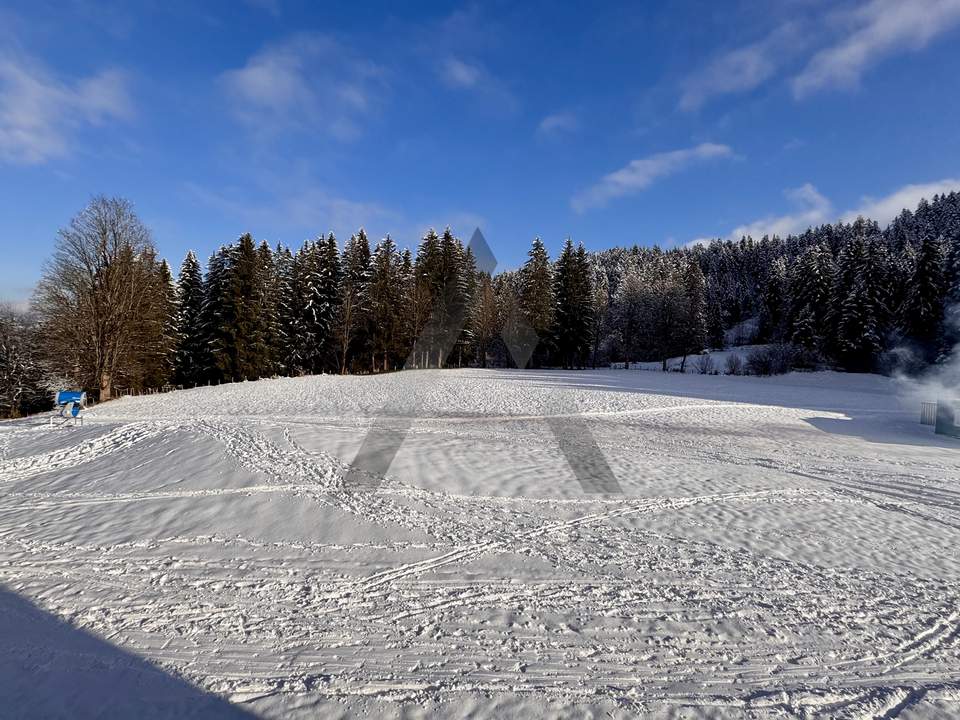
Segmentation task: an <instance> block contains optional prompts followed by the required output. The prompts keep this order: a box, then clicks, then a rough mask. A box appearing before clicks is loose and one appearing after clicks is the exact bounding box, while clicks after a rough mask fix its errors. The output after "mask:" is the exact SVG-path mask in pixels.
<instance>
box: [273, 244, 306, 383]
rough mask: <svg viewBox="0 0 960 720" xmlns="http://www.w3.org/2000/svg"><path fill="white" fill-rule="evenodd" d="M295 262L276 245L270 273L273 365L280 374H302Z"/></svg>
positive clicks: (299, 297)
mask: <svg viewBox="0 0 960 720" xmlns="http://www.w3.org/2000/svg"><path fill="white" fill-rule="evenodd" d="M298 265H299V263H298V261H297V259H296V258H295V257H294V254H293V252H291V250H290V248H288V247H285V246H283V245H278V246H277V251H276V252H275V253H274V266H275V270H274V273H275V275H276V282H277V332H278V337H279V340H278V351H277V363H278V366H279V370H280V372H282V373H283V374H285V375H290V376H296V375H299V374H301V373H302V372H303V371H304V358H303V344H302V337H303V327H302V325H301V320H302V318H303V296H302V293H301V292H300V271H299V267H298Z"/></svg>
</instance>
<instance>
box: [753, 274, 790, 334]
mask: <svg viewBox="0 0 960 720" xmlns="http://www.w3.org/2000/svg"><path fill="white" fill-rule="evenodd" d="M788 299H789V281H788V273H787V262H786V259H785V258H783V257H777V258H775V259H774V260H772V261H771V262H770V268H769V271H768V273H767V277H766V280H765V281H764V283H763V287H762V289H761V291H760V317H759V323H758V329H757V339H758V340H767V341H771V342H777V343H779V342H783V339H784V334H785V332H786V328H785V325H786V319H787V304H788Z"/></svg>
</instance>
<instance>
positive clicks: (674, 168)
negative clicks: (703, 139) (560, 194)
mask: <svg viewBox="0 0 960 720" xmlns="http://www.w3.org/2000/svg"><path fill="white" fill-rule="evenodd" d="M732 156H733V150H731V149H730V148H729V147H728V146H726V145H717V144H715V143H703V144H701V145H697V146H696V147H692V148H686V149H684V150H674V151H672V152H664V153H657V154H655V155H650V156H649V157H645V158H640V159H639V160H634V161H632V162H631V163H630V164H629V165H627V166H626V167H623V168H620V169H619V170H617V171H615V172H612V173H610V174H609V175H605V176H604V177H603V178H601V180H600V181H599V182H598V183H596V184H594V185H593V186H591V187H589V188H587V189H586V190H583V191H582V192H579V193H577V194H576V195H574V196H573V198H572V199H571V200H570V205H571V207H573V209H574V210H575V211H576V212H578V213H582V212H584V211H586V210H589V209H591V208H597V207H603V206H604V205H606V204H607V203H608V202H610V201H611V200H613V199H615V198H619V197H623V196H624V195H632V194H634V193H638V192H640V191H641V190H644V189H646V188H648V187H649V186H650V185H651V184H653V182H654V181H656V180H658V179H659V178H662V177H666V176H668V175H672V174H674V173H677V172H680V171H681V170H683V169H684V168H686V167H689V166H690V165H692V164H694V163H697V162H702V161H705V160H710V159H713V158H726V157H732Z"/></svg>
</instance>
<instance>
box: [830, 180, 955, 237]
mask: <svg viewBox="0 0 960 720" xmlns="http://www.w3.org/2000/svg"><path fill="white" fill-rule="evenodd" d="M954 191H960V179H956V178H947V179H944V180H936V181H934V182H929V183H922V184H919V185H904V186H903V187H902V188H900V189H899V190H895V191H894V192H892V193H890V194H889V195H886V196H884V197H882V198H869V197H865V198H863V200H862V201H861V203H860V206H859V207H857V208H855V209H853V210H850V211H848V212H845V213H844V214H843V216H842V218H841V219H842V220H843V221H844V222H853V221H854V220H856V219H857V218H858V217H859V216H861V215H862V216H863V217H867V218H870V219H871V220H876V221H877V222H878V223H880V226H881V227H884V226H886V225H887V224H889V223H890V221H892V220H893V219H894V218H895V217H896V216H897V215H899V214H900V213H901V211H903V210H904V209H907V210H915V209H916V207H917V205H918V204H919V203H920V200H922V199H924V198H926V199H927V200H931V199H933V196H934V195H943V194H944V193H951V192H954Z"/></svg>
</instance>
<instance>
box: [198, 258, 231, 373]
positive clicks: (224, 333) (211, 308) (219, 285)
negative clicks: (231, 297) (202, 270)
mask: <svg viewBox="0 0 960 720" xmlns="http://www.w3.org/2000/svg"><path fill="white" fill-rule="evenodd" d="M232 255H233V253H232V246H227V245H221V246H220V247H219V248H217V250H216V251H215V252H214V253H213V254H212V255H210V258H209V259H208V260H207V272H206V276H205V277H204V281H203V311H202V313H201V324H202V327H203V330H202V333H203V338H204V341H203V344H204V346H205V348H206V352H205V359H206V360H207V363H208V365H207V368H206V376H207V381H208V382H210V381H216V382H220V381H221V380H224V379H226V377H227V376H226V374H225V369H224V363H225V360H224V358H225V356H226V355H227V354H228V353H229V352H230V348H232V347H233V345H234V337H233V321H232V317H230V318H227V317H226V315H225V313H226V310H227V307H226V306H225V304H224V298H225V296H226V293H227V283H228V276H227V269H228V266H229V265H230V264H231V263H232V262H233V257H232Z"/></svg>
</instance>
